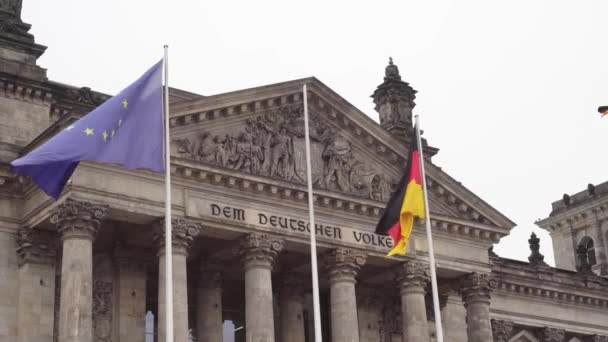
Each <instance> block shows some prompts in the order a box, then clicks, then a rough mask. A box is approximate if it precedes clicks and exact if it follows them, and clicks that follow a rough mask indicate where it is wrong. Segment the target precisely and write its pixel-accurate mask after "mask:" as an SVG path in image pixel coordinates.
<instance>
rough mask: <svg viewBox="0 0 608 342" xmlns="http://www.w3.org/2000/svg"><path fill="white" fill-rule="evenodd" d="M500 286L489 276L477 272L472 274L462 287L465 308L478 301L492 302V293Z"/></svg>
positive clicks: (466, 278)
mask: <svg viewBox="0 0 608 342" xmlns="http://www.w3.org/2000/svg"><path fill="white" fill-rule="evenodd" d="M497 285H498V283H497V281H496V280H495V279H490V277H489V276H488V275H487V274H480V273H477V272H473V273H470V274H469V275H467V276H466V277H465V279H464V283H463V286H462V297H463V300H464V303H465V306H466V305H468V304H470V303H471V302H476V301H486V302H488V303H489V301H490V293H491V292H492V290H494V289H495V288H496V286H497Z"/></svg>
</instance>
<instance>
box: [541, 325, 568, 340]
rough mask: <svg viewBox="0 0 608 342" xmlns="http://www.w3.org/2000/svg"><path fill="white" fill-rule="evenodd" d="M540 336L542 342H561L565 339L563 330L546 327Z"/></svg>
mask: <svg viewBox="0 0 608 342" xmlns="http://www.w3.org/2000/svg"><path fill="white" fill-rule="evenodd" d="M540 335H541V341H542V342H563V341H564V339H565V338H566V331H564V329H557V328H549V327H546V328H544V329H543V330H541V333H540Z"/></svg>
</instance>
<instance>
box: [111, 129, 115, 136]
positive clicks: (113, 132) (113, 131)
mask: <svg viewBox="0 0 608 342" xmlns="http://www.w3.org/2000/svg"><path fill="white" fill-rule="evenodd" d="M114 134H116V130H115V129H113V130H112V136H111V138H114Z"/></svg>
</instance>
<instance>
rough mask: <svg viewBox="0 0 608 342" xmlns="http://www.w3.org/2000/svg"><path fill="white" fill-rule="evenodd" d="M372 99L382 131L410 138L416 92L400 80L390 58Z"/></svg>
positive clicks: (397, 70)
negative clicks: (381, 81)
mask: <svg viewBox="0 0 608 342" xmlns="http://www.w3.org/2000/svg"><path fill="white" fill-rule="evenodd" d="M372 98H373V99H374V104H375V105H376V107H375V109H376V111H377V112H378V113H379V114H380V125H381V126H382V127H383V128H384V129H386V130H387V131H389V132H390V133H391V134H394V135H396V136H398V137H400V138H403V139H407V137H409V136H411V134H410V132H412V131H413V130H412V110H413V109H414V106H415V105H416V103H415V102H414V100H415V99H416V90H414V88H412V87H411V86H410V85H409V84H408V83H407V82H404V81H402V80H401V75H400V74H399V68H398V67H397V65H395V64H393V59H392V58H389V62H388V65H387V66H386V69H385V76H384V82H383V83H382V84H380V85H379V86H378V88H377V89H376V90H375V91H374V94H373V95H372Z"/></svg>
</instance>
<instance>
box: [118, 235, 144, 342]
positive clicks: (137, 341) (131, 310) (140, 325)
mask: <svg viewBox="0 0 608 342" xmlns="http://www.w3.org/2000/svg"><path fill="white" fill-rule="evenodd" d="M114 257H115V261H116V265H117V276H118V277H117V284H116V292H117V296H116V297H117V303H116V316H117V319H116V320H115V325H116V329H115V331H116V332H117V335H118V336H117V337H118V338H117V340H118V341H133V342H144V341H145V328H146V317H145V315H146V278H147V275H146V262H145V261H144V260H145V259H144V258H145V257H146V255H145V254H144V255H142V253H140V252H138V251H134V250H133V249H130V248H126V247H124V246H116V247H115V248H114ZM148 260H150V259H148Z"/></svg>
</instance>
